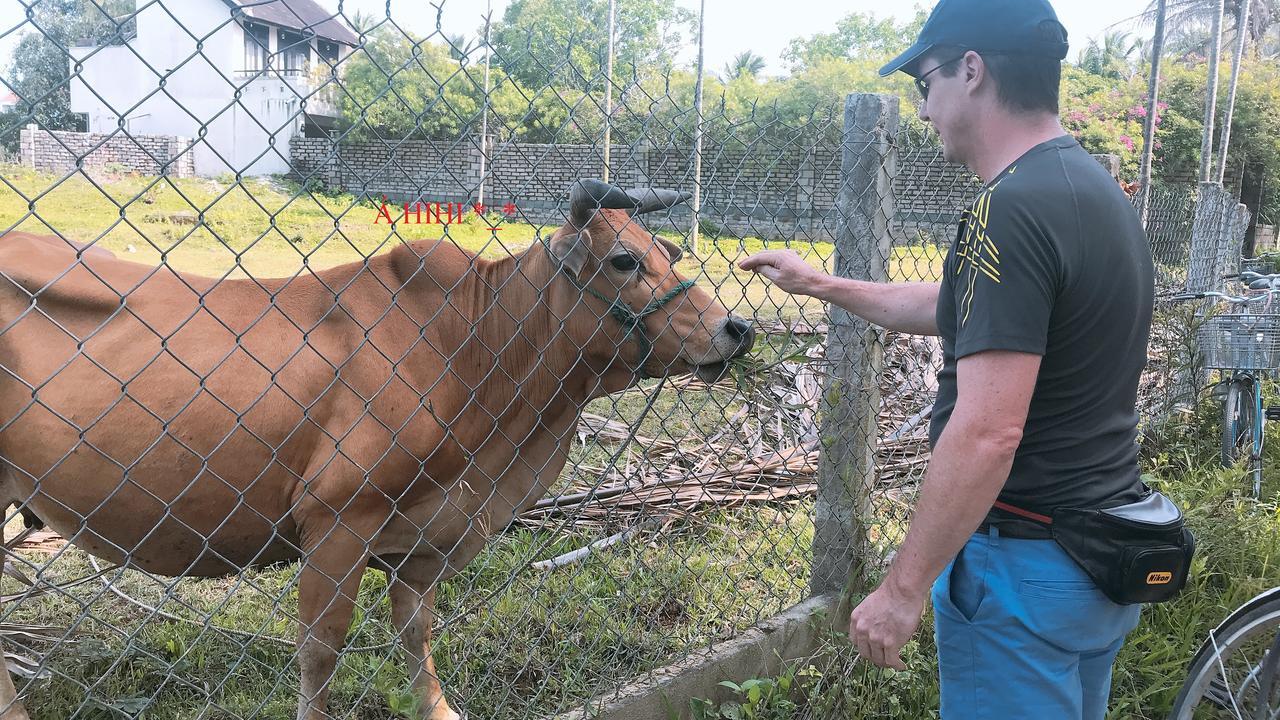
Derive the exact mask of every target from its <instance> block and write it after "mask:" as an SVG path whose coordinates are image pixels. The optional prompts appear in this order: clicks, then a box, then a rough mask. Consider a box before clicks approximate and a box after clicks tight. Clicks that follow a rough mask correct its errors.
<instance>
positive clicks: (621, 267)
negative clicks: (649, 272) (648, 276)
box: [609, 255, 640, 272]
mask: <svg viewBox="0 0 1280 720" xmlns="http://www.w3.org/2000/svg"><path fill="white" fill-rule="evenodd" d="M609 263H610V264H612V265H613V267H614V269H615V270H617V271H619V272H631V271H632V270H635V269H636V268H638V267H640V261H639V260H637V259H636V257H635V256H634V255H615V256H613V258H612V259H611V260H609Z"/></svg>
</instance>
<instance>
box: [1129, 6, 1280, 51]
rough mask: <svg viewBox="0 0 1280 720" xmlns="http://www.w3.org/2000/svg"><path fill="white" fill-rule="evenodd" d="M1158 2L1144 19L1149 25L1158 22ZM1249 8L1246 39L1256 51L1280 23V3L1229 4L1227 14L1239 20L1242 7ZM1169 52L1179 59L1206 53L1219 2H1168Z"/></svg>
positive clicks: (1231, 32) (1233, 34)
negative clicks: (1181, 56) (1183, 56)
mask: <svg viewBox="0 0 1280 720" xmlns="http://www.w3.org/2000/svg"><path fill="white" fill-rule="evenodd" d="M1156 2H1157V0H1152V1H1151V4H1150V5H1148V7H1147V10H1146V12H1144V13H1143V15H1142V17H1143V19H1144V20H1145V21H1146V22H1148V23H1153V22H1155V17H1156V13H1155V11H1156ZM1246 3H1247V5H1248V20H1247V22H1246V23H1245V28H1246V35H1247V36H1248V37H1247V38H1246V39H1247V41H1248V43H1249V44H1250V45H1252V46H1253V47H1254V48H1262V47H1264V46H1265V43H1264V40H1265V39H1266V37H1267V34H1268V32H1269V31H1270V30H1271V28H1272V27H1274V26H1275V24H1276V22H1277V21H1280V0H1226V10H1225V12H1226V13H1229V14H1230V15H1231V17H1235V18H1238V17H1240V13H1241V9H1242V8H1241V5H1242V4H1246ZM1167 6H1168V10H1167V18H1166V21H1167V25H1168V37H1167V38H1166V42H1167V44H1168V47H1169V49H1170V50H1171V51H1172V52H1173V53H1175V54H1177V55H1186V54H1189V53H1195V54H1197V55H1204V54H1206V53H1207V51H1208V48H1209V44H1210V42H1211V40H1212V33H1211V30H1210V28H1211V27H1212V26H1213V20H1214V16H1215V15H1217V13H1218V5H1217V0H1167ZM1237 30H1238V28H1237V27H1236V25H1234V24H1233V25H1232V26H1231V28H1230V30H1229V39H1230V40H1231V41H1232V42H1234V41H1235V39H1236V32H1237Z"/></svg>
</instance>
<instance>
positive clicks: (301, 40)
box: [278, 30, 311, 75]
mask: <svg viewBox="0 0 1280 720" xmlns="http://www.w3.org/2000/svg"><path fill="white" fill-rule="evenodd" d="M278 40H279V41H280V55H281V56H282V59H283V61H284V64H283V66H282V69H283V70H284V71H285V72H287V73H289V74H299V75H301V74H305V73H306V72H307V70H308V69H309V67H310V65H311V40H310V39H309V38H307V37H304V36H303V35H302V34H301V33H295V32H290V31H288V30H281V31H280V34H279V36H278Z"/></svg>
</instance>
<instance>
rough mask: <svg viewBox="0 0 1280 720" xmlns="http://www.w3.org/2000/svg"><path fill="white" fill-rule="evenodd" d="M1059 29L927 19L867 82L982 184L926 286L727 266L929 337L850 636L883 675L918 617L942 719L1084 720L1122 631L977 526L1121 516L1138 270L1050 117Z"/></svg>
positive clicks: (1126, 610)
mask: <svg viewBox="0 0 1280 720" xmlns="http://www.w3.org/2000/svg"><path fill="white" fill-rule="evenodd" d="M1066 53H1067V42H1066V30H1065V29H1064V28H1063V27H1062V25H1061V24H1060V23H1059V22H1058V19H1057V16H1056V14H1055V13H1054V11H1053V8H1052V7H1050V6H1049V4H1048V2H1046V0H941V2H939V3H938V5H937V7H936V8H935V9H934V11H933V13H932V14H931V15H930V16H929V19H928V21H927V22H926V23H925V26H924V28H923V30H922V31H921V33H920V37H919V39H918V40H917V41H916V43H915V44H914V45H912V46H911V48H910V49H908V50H907V51H906V52H904V53H902V54H901V55H900V56H898V57H897V58H896V59H894V60H893V62H891V63H889V64H888V65H886V66H885V67H884V68H883V69H882V70H881V74H882V75H888V74H889V73H892V72H896V71H902V72H905V73H907V74H909V75H911V76H913V77H915V78H916V85H917V87H918V88H919V90H920V92H921V94H922V95H923V96H924V101H923V103H922V104H921V106H920V118H921V119H922V120H924V121H926V122H929V123H931V124H932V125H933V126H934V127H935V128H936V129H937V131H938V134H939V136H940V138H941V140H942V145H943V149H944V154H945V156H946V158H947V159H948V160H952V161H955V162H961V163H964V164H966V165H967V166H968V167H969V168H970V169H972V170H973V171H974V172H975V173H976V174H977V175H978V176H980V177H981V178H982V179H983V181H984V182H985V183H986V186H985V187H984V189H983V190H982V191H981V192H980V193H979V195H978V197H977V199H976V200H975V201H974V202H973V204H972V205H971V206H970V207H969V209H968V210H967V211H966V212H965V213H964V214H963V217H962V222H961V225H960V229H959V232H958V233H957V236H956V239H955V243H954V244H953V245H952V247H951V249H950V252H949V254H948V256H947V259H946V262H945V265H944V270H943V279H942V282H941V283H891V284H874V283H866V282H858V281H853V280H846V279H842V278H835V277H829V276H826V275H823V274H821V273H819V272H817V271H815V270H813V269H812V268H810V267H809V265H807V264H806V263H805V262H804V261H802V260H801V259H800V258H799V257H798V256H796V255H795V254H793V253H790V252H786V251H767V252H763V253H759V254H757V255H754V256H752V257H750V258H747V259H746V260H744V261H743V262H742V267H743V268H745V269H750V270H755V271H756V272H758V273H760V274H762V275H764V276H765V277H767V278H769V279H770V280H772V281H773V282H774V283H775V284H776V285H777V286H778V287H780V288H781V289H783V290H786V291H788V292H793V293H803V294H806V295H811V296H813V297H817V298H820V299H822V300H824V301H827V302H830V303H834V304H836V305H839V306H840V307H843V308H846V309H847V310H849V311H850V312H853V313H855V314H857V315H859V316H861V317H863V318H865V319H867V320H868V321H870V322H872V323H875V324H878V325H881V326H883V327H885V328H888V329H891V330H896V331H899V332H906V333H916V334H922V335H940V336H941V338H942V348H943V358H944V366H943V368H942V371H941V372H940V374H939V377H938V397H937V400H936V402H935V404H934V410H933V418H932V425H931V428H930V441H931V443H932V446H933V456H932V462H931V463H930V465H929V469H928V472H927V473H926V476H925V479H924V483H923V485H922V487H921V490H920V496H919V501H918V503H917V506H916V508H915V513H914V517H913V519H912V522H911V527H910V529H909V531H908V533H907V536H906V538H905V539H904V541H903V543H902V547H901V548H900V550H899V552H898V555H897V558H896V559H895V560H894V562H893V565H892V567H890V569H889V571H888V573H887V575H886V576H885V578H884V580H883V582H882V583H881V584H880V586H879V587H878V588H877V589H876V590H875V591H874V592H872V593H871V594H870V595H868V596H867V597H866V599H864V600H863V601H862V603H861V604H859V605H858V606H857V607H856V608H855V609H854V611H853V613H852V615H851V617H850V630H849V635H850V638H851V640H853V642H854V643H855V645H856V646H857V649H858V652H859V653H860V654H861V655H862V656H863V657H865V658H867V659H868V660H870V661H871V662H873V663H875V664H876V665H879V666H882V667H895V668H902V667H903V663H902V660H901V658H900V655H899V653H900V650H901V648H902V646H903V645H904V644H905V643H906V642H907V640H909V639H910V638H911V636H912V635H913V634H914V633H915V631H916V629H917V627H918V626H919V622H920V617H921V615H922V613H923V609H924V603H925V595H926V592H928V591H929V588H930V586H932V601H933V606H934V617H935V626H936V637H937V645H938V659H939V667H940V671H939V672H940V675H941V684H942V716H943V718H945V719H946V720H954V719H956V718H985V719H992V718H1091V719H1092V718H1102V717H1103V716H1104V714H1105V711H1106V704H1107V696H1108V694H1109V691H1110V683H1111V666H1112V663H1113V662H1114V659H1115V656H1116V653H1117V652H1118V651H1119V649H1120V646H1121V644H1122V642H1123V640H1124V637H1125V636H1126V635H1127V634H1128V633H1129V631H1130V630H1132V629H1133V628H1134V627H1135V625H1136V624H1137V621H1138V609H1139V606H1137V605H1129V606H1122V605H1117V604H1115V603H1113V602H1111V601H1110V600H1108V599H1107V598H1106V597H1105V596H1104V595H1103V594H1102V593H1101V592H1100V591H1099V590H1098V588H1097V587H1096V586H1095V585H1094V583H1093V582H1092V581H1091V580H1090V579H1089V577H1088V576H1087V575H1086V574H1085V572H1084V571H1083V570H1082V569H1081V568H1080V567H1078V566H1077V565H1076V564H1075V563H1074V562H1073V561H1072V560H1071V559H1070V558H1069V557H1068V556H1067V555H1066V553H1065V552H1063V550H1062V549H1061V548H1060V547H1058V545H1057V544H1056V543H1055V542H1054V541H1053V540H1052V539H1049V534H1048V532H1047V530H1046V528H1045V527H1044V526H1041V525H1039V524H1037V523H1035V522H1032V521H1030V520H1024V519H1022V518H1021V517H1020V516H1019V515H1017V514H1009V513H1006V512H1003V511H1001V510H996V509H994V508H993V503H994V502H995V501H996V500H997V499H999V500H1001V501H1003V502H1005V503H1008V504H1010V505H1013V506H1015V507H1019V508H1022V509H1030V510H1033V511H1040V512H1041V513H1044V512H1048V511H1051V510H1052V509H1053V508H1057V507H1111V506H1115V505H1120V504H1123V503H1128V502H1133V501H1135V500H1137V499H1138V498H1139V497H1140V494H1141V492H1142V485H1141V482H1140V480H1139V473H1138V466H1137V450H1138V448H1137V444H1136V435H1137V421H1138V418H1137V413H1136V411H1135V399H1136V394H1137V384H1138V378H1139V374H1140V372H1141V370H1142V367H1143V365H1144V364H1145V361H1146V346H1147V338H1148V335H1149V332H1150V324H1151V306H1152V300H1153V273H1152V264H1151V258H1150V254H1149V251H1148V248H1147V243H1146V240H1145V236H1144V233H1143V230H1142V227H1141V224H1140V222H1139V220H1138V218H1137V215H1136V213H1135V212H1134V210H1133V208H1132V207H1131V205H1130V204H1129V202H1128V200H1127V199H1126V198H1125V196H1124V194H1123V192H1122V191H1121V190H1120V187H1119V186H1118V185H1117V184H1116V182H1115V180H1113V179H1112V178H1111V177H1110V176H1109V175H1108V174H1107V172H1106V171H1105V170H1103V168H1102V167H1101V165H1099V164H1098V163H1097V162H1096V161H1095V160H1094V159H1093V158H1092V157H1090V156H1089V154H1087V153H1086V152H1085V151H1084V150H1083V149H1082V148H1081V147H1080V145H1079V144H1078V143H1076V141H1075V140H1074V139H1073V138H1072V137H1071V136H1069V135H1067V134H1065V133H1064V131H1063V129H1062V125H1061V124H1060V123H1059V120H1058V86H1059V82H1060V77H1061V60H1062V59H1063V58H1064V57H1065V56H1066Z"/></svg>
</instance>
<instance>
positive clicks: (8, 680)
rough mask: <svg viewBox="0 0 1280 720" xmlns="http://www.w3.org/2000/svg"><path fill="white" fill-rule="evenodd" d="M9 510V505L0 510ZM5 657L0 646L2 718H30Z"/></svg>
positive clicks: (0, 536) (0, 527)
mask: <svg viewBox="0 0 1280 720" xmlns="http://www.w3.org/2000/svg"><path fill="white" fill-rule="evenodd" d="M5 512H8V507H7V506H6V508H5V509H4V511H2V512H0V516H2V515H3V513H5ZM2 545H4V520H3V519H0V546H2ZM0 562H4V558H3V557H0ZM3 659H4V648H3V647H0V720H30V718H28V717H27V711H26V709H24V708H23V707H22V701H20V700H18V690H17V688H15V687H14V686H13V678H12V677H10V676H9V668H7V667H5V665H4V663H3V662H2V661H3Z"/></svg>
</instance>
